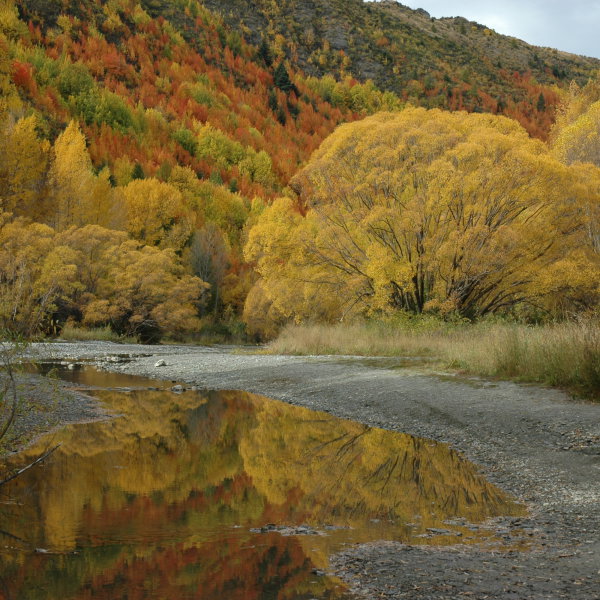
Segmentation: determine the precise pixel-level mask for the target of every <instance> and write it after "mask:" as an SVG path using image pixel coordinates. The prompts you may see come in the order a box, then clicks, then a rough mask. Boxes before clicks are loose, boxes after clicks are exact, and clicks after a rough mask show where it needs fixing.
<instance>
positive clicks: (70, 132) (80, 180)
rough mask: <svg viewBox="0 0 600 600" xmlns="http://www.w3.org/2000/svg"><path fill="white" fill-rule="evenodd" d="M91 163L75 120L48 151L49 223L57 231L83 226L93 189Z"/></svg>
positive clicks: (83, 138)
mask: <svg viewBox="0 0 600 600" xmlns="http://www.w3.org/2000/svg"><path fill="white" fill-rule="evenodd" d="M94 179H95V178H94V174H93V172H92V163H91V160H90V157H89V154H88V151H87V148H86V143H85V137H84V135H83V134H82V133H81V130H80V129H79V126H78V125H77V123H76V122H75V121H71V122H70V123H69V125H68V126H67V128H66V129H65V130H64V131H63V132H62V133H61V134H60V135H59V136H58V138H57V139H56V142H54V147H53V148H52V165H51V168H50V187H51V197H52V203H53V213H54V214H53V216H52V222H51V224H52V225H53V226H54V228H55V229H57V230H58V231H62V230H64V229H67V228H68V227H71V226H72V225H84V224H85V222H86V216H87V213H88V206H89V201H90V197H91V196H92V189H93V186H94Z"/></svg>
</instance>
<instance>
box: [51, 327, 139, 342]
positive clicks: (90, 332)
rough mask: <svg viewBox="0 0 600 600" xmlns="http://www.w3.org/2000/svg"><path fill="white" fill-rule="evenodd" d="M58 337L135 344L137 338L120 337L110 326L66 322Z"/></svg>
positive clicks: (79, 340) (71, 340)
mask: <svg viewBox="0 0 600 600" xmlns="http://www.w3.org/2000/svg"><path fill="white" fill-rule="evenodd" d="M60 337H61V339H63V340H66V341H68V342H121V343H124V344H135V343H137V341H138V340H137V339H136V338H134V337H122V336H119V335H118V334H116V333H115V332H114V331H112V330H111V328H110V327H96V328H89V329H88V328H85V327H73V326H72V325H70V324H69V323H67V324H66V325H65V326H64V327H63V329H62V331H61V332H60Z"/></svg>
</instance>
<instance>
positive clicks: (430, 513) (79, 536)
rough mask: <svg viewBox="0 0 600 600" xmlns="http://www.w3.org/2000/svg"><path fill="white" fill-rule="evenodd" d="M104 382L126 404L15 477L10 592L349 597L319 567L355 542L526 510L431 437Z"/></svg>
mask: <svg viewBox="0 0 600 600" xmlns="http://www.w3.org/2000/svg"><path fill="white" fill-rule="evenodd" d="M97 395H98V397H100V398H101V400H102V401H103V402H105V403H106V404H107V405H108V406H109V408H110V409H111V410H112V411H113V412H115V413H118V414H119V415H120V416H119V417H118V418H115V419H113V420H110V421H106V422H100V423H92V424H87V425H77V426H72V427H69V428H67V429H66V430H64V431H63V432H62V433H61V434H60V441H61V442H62V446H61V447H60V449H59V450H58V451H57V452H56V453H55V454H54V455H53V456H52V458H51V459H50V460H48V461H47V462H46V463H45V464H44V465H43V466H42V467H39V468H35V469H32V470H31V471H29V472H27V473H26V474H25V475H24V476H23V477H21V478H20V479H18V480H16V481H15V482H14V484H13V485H11V486H10V487H9V488H8V489H6V490H4V499H5V502H4V503H3V504H1V505H0V507H1V508H0V529H1V530H4V532H5V533H4V534H2V533H0V545H1V546H6V547H5V548H4V550H3V551H2V553H1V554H0V561H1V564H0V576H1V578H2V585H0V598H1V599H3V600H5V599H6V600H8V599H12V598H28V599H32V600H33V599H40V600H42V599H44V600H68V599H88V598H95V599H96V598H98V599H103V600H115V599H117V598H135V599H136V600H138V599H159V598H160V599H162V598H165V599H178V600H179V599H182V600H185V599H192V598H194V599H196V598H198V599H203V600H205V599H206V600H213V599H214V600H217V599H222V598H227V599H233V600H235V599H238V598H239V599H240V600H242V599H244V600H251V599H271V598H272V599H276V598H282V599H293V598H298V599H300V598H307V599H308V598H331V599H334V598H341V597H342V596H343V590H342V589H341V588H340V587H339V586H338V584H337V582H336V581H335V580H333V579H331V578H329V577H325V576H317V575H315V574H314V573H313V570H315V569H316V568H318V569H321V568H324V567H326V564H327V557H328V556H329V555H330V554H331V553H332V552H334V551H336V550H338V549H340V548H341V546H342V545H343V544H344V543H350V542H352V543H354V542H364V541H371V540H375V539H397V540H402V541H407V542H411V543H417V542H421V543H453V542H456V541H457V539H458V538H456V539H455V538H454V537H453V536H452V534H450V533H449V534H448V535H442V536H436V537H434V538H423V537H419V536H421V535H422V534H423V533H424V532H426V531H427V529H428V528H436V527H437V528H446V529H454V530H455V532H456V534H457V535H460V534H462V529H461V528H460V527H454V528H453V527H449V526H448V525H447V524H444V521H446V520H447V519H450V518H455V517H464V518H466V519H467V520H468V521H470V522H481V521H484V520H485V519H487V518H489V517H492V516H497V515H517V514H522V512H523V510H522V508H521V507H519V506H517V505H515V504H514V503H513V502H512V501H511V500H510V499H509V498H507V497H506V496H505V495H504V494H503V493H502V492H500V490H498V489H497V488H495V487H494V486H492V485H491V484H489V483H488V482H487V481H486V480H485V479H484V478H483V477H482V476H480V475H479V474H478V473H477V471H476V470H475V468H474V467H473V465H471V464H470V463H468V462H467V461H465V460H464V459H462V458H461V457H460V456H459V455H458V454H456V453H455V452H453V451H451V450H449V449H448V448H447V447H446V446H444V445H441V444H435V443H433V442H431V441H429V440H424V439H418V438H414V437H411V436H408V435H402V434H395V433H391V432H387V431H383V430H379V429H373V428H369V427H366V426H363V425H360V424H358V423H354V422H350V421H344V420H340V419H336V418H333V417H331V416H330V415H327V414H324V413H315V412H313V411H309V410H307V409H303V408H298V407H292V406H288V405H285V404H283V403H279V402H276V401H273V400H269V399H267V398H262V397H259V396H254V395H251V394H246V393H241V392H220V393H207V394H200V393H196V392H193V393H192V392H186V393H183V394H174V393H171V392H164V391H157V392H150V391H135V392H131V393H123V392H120V393H117V392H109V391H102V392H97ZM47 444H48V442H47V441H44V440H42V442H41V443H40V444H39V445H38V446H37V447H36V448H31V449H30V450H28V451H27V452H26V453H25V455H24V456H21V457H20V461H22V462H26V461H27V460H28V459H30V458H31V457H33V456H35V455H36V454H37V453H39V452H40V450H41V449H43V448H44V447H45V445H47ZM268 523H273V524H276V525H287V526H295V525H300V524H308V525H310V526H311V527H312V528H314V529H315V530H317V531H318V532H320V533H321V534H320V535H282V534H281V533H280V532H277V531H267V532H266V533H260V532H256V531H252V530H253V529H255V528H260V527H261V526H264V525H266V524H268ZM271 529H272V528H271ZM288 533H289V531H288ZM292 533H293V532H292ZM296 533H297V532H296ZM483 535H484V534H483V533H472V534H471V535H470V538H471V540H472V541H478V540H479V538H480V536H483ZM36 548H37V549H43V552H39V551H38V552H33V549H36Z"/></svg>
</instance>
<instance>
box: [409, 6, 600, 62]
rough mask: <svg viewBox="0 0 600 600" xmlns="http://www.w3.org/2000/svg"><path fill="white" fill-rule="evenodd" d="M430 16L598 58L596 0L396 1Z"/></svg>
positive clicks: (599, 15)
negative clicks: (456, 19) (463, 21)
mask: <svg viewBox="0 0 600 600" xmlns="http://www.w3.org/2000/svg"><path fill="white" fill-rule="evenodd" d="M400 2H401V3H402V4H404V5H405V6H410V7H411V8H423V9H425V10H426V11H427V12H428V13H430V14H431V16H432V17H436V18H439V17H465V18H466V19H469V21H477V22H478V23H481V24H482V25H487V26H488V27H490V28H491V29H494V30H496V31H497V32H498V33H503V34H505V35H512V36H514V37H517V38H520V39H522V40H524V41H525V42H527V43H529V44H534V45H535V46H549V47H550V48H558V49H559V50H565V51H566V52H573V53H575V54H583V55H585V56H594V57H596V58H600V0H400Z"/></svg>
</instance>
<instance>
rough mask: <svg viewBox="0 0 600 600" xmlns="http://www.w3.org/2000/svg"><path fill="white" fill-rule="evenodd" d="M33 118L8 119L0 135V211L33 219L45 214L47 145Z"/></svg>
mask: <svg viewBox="0 0 600 600" xmlns="http://www.w3.org/2000/svg"><path fill="white" fill-rule="evenodd" d="M35 128H36V118H35V117H33V116H32V117H27V118H23V119H19V120H18V121H17V122H16V123H14V124H12V123H11V121H10V120H8V119H7V121H6V123H5V125H4V131H3V132H2V135H1V136H0V187H1V189H2V198H1V199H0V210H4V211H7V212H11V213H13V214H14V215H15V216H27V217H30V218H32V219H33V220H36V221H43V220H45V218H46V217H47V207H46V206H45V185H46V172H47V170H48V155H49V148H50V145H49V144H48V142H46V141H41V140H39V139H38V136H37V133H36V131H35Z"/></svg>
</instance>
